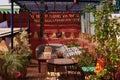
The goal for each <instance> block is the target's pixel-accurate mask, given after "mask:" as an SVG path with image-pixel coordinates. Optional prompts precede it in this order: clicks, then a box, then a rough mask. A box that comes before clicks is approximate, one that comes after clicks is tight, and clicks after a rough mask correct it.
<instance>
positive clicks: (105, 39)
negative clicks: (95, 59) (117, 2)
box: [85, 0, 120, 80]
mask: <svg viewBox="0 0 120 80" xmlns="http://www.w3.org/2000/svg"><path fill="white" fill-rule="evenodd" d="M85 11H87V12H92V13H93V16H94V17H95V21H94V22H93V23H92V24H93V25H94V26H95V38H96V39H97V41H98V42H99V44H98V46H97V49H96V52H97V53H98V54H101V55H102V56H103V58H104V64H105V66H104V70H103V72H102V73H100V74H98V75H97V76H99V79H101V78H102V79H103V78H104V79H105V80H110V79H113V80H115V76H114V74H115V72H116V70H117V69H118V64H119V63H120V56H119V52H120V48H119V47H120V43H119V41H118V39H117V38H118V37H119V36H120V23H118V18H112V17H111V14H112V13H115V7H114V5H112V3H111V1H110V0H105V1H104V2H103V3H102V4H101V8H99V9H98V10H96V9H95V6H87V7H86V9H85ZM108 78H109V79H108ZM93 80H94V79H93Z"/></svg>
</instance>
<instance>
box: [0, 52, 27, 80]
mask: <svg viewBox="0 0 120 80" xmlns="http://www.w3.org/2000/svg"><path fill="white" fill-rule="evenodd" d="M0 61H1V62H0V76H1V77H2V79H3V80H7V79H9V80H15V79H17V78H18V77H20V76H22V75H21V74H20V75H18V73H22V74H24V73H25V72H24V66H23V64H24V63H23V62H22V61H21V57H20V56H19V55H17V54H14V53H13V52H12V51H9V52H5V53H4V54H3V55H0Z"/></svg>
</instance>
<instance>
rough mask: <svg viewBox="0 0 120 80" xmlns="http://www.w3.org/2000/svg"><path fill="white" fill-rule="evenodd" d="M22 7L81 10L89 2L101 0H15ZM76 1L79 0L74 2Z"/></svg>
mask: <svg viewBox="0 0 120 80" xmlns="http://www.w3.org/2000/svg"><path fill="white" fill-rule="evenodd" d="M13 1H14V2H15V3H16V4H18V5H19V6H20V7H21V8H24V9H27V10H29V11H31V12H46V11H47V12H80V11H82V10H83V9H84V7H85V6H86V5H88V4H96V3H98V2H100V0H42V1H43V2H41V0H13ZM74 1H77V2H76V3H74Z"/></svg>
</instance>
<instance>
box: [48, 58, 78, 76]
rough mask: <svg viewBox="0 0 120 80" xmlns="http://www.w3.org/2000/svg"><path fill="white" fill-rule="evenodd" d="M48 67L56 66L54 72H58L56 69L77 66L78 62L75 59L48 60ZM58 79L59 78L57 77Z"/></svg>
mask: <svg viewBox="0 0 120 80" xmlns="http://www.w3.org/2000/svg"><path fill="white" fill-rule="evenodd" d="M47 63H48V65H53V66H54V72H56V68H57V67H59V66H75V65H76V64H77V61H76V60H74V59H68V58H57V59H49V60H47ZM56 78H57V76H56Z"/></svg>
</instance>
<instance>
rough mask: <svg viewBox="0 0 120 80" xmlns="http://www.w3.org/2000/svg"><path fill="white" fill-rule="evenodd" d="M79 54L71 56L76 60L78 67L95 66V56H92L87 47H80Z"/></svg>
mask: <svg viewBox="0 0 120 80" xmlns="http://www.w3.org/2000/svg"><path fill="white" fill-rule="evenodd" d="M81 51H82V53H81V54H80V55H76V56H73V57H74V58H76V59H77V60H78V66H79V67H95V65H96V57H95V56H92V55H91V54H90V53H89V52H88V50H87V49H82V50H81Z"/></svg>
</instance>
